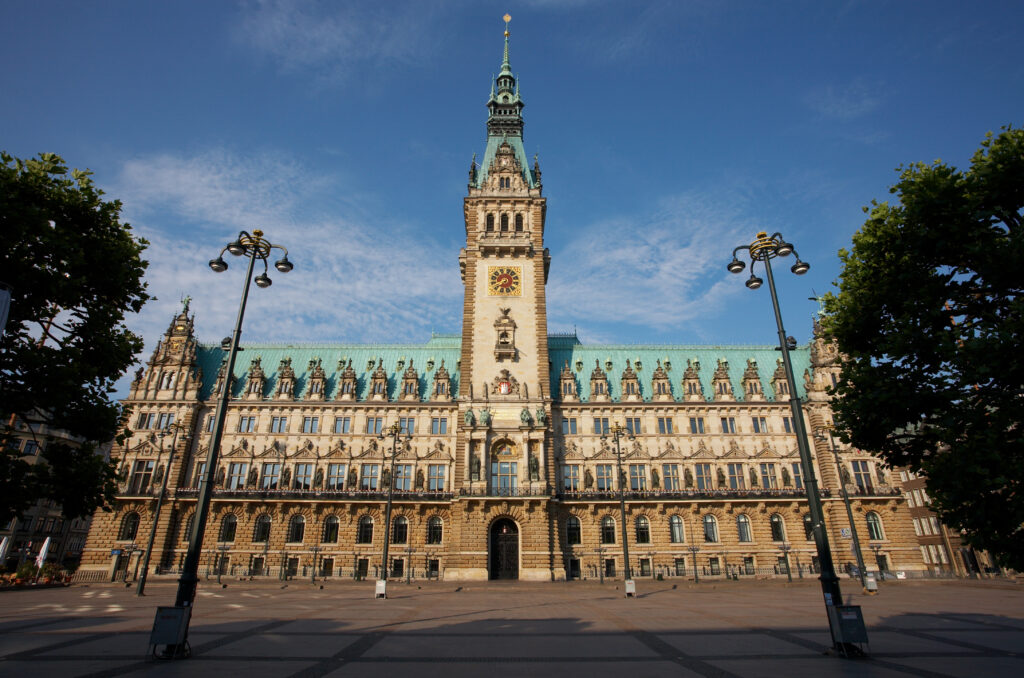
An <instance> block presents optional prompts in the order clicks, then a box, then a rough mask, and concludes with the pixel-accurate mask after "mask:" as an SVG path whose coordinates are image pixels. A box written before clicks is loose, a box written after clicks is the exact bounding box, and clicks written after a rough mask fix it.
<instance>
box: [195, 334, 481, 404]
mask: <svg viewBox="0 0 1024 678" xmlns="http://www.w3.org/2000/svg"><path fill="white" fill-rule="evenodd" d="M460 346H461V340H460V338H459V337H458V336H445V335H435V336H433V337H431V339H430V341H428V342H427V343H425V344H410V345H402V344H330V345H328V344H324V345H316V344H294V345H281V344H273V345H272V344H266V345H261V344H244V349H245V350H243V351H241V352H240V353H239V354H238V358H237V359H236V360H235V369H234V377H235V383H234V388H233V389H232V396H233V397H236V398H237V397H240V396H241V395H242V392H243V391H244V390H245V385H246V381H247V378H248V373H249V366H250V365H251V363H252V360H253V359H254V358H256V357H259V358H260V360H261V367H262V368H263V372H264V374H265V375H266V381H265V382H264V385H263V395H264V396H265V397H268V398H269V397H271V396H272V395H273V394H274V392H275V390H276V388H277V377H278V373H277V370H278V366H279V365H280V364H281V361H282V360H284V359H285V358H291V361H292V369H293V370H294V371H295V388H294V393H295V398H296V400H301V399H303V398H304V397H305V394H306V388H307V386H308V383H309V376H310V375H309V362H310V361H311V360H315V359H317V358H319V359H320V361H321V366H322V367H323V368H324V372H326V375H327V383H326V394H325V397H326V398H327V399H333V398H334V397H335V395H336V394H335V391H336V389H337V385H338V376H339V374H340V373H341V371H342V369H343V368H339V367H338V362H339V361H341V360H344V361H345V363H346V364H347V363H348V361H349V360H350V359H351V360H352V369H353V370H355V372H356V376H357V384H358V390H357V394H356V397H357V399H358V400H365V399H366V396H367V392H368V390H369V387H370V376H371V375H372V374H373V371H374V370H375V369H377V361H378V360H382V361H383V363H382V366H383V368H384V371H385V372H387V374H388V399H389V400H397V399H398V391H399V387H400V386H401V383H402V375H403V374H404V372H405V370H406V369H407V368H408V367H409V361H410V360H411V361H412V364H413V367H415V368H416V371H417V372H418V374H419V382H420V399H421V400H427V399H428V395H429V393H430V389H431V387H432V385H433V383H434V373H435V372H436V371H437V369H438V368H440V367H441V361H442V360H443V361H444V366H445V369H446V370H448V374H449V375H450V376H451V381H452V392H453V393H458V388H459V370H458V362H459V351H460ZM224 356H225V353H224V351H223V350H221V348H220V346H219V345H209V344H200V345H199V349H198V351H197V354H196V358H197V361H198V362H199V366H200V367H201V368H202V370H203V385H202V388H201V389H200V392H199V397H200V398H201V399H203V400H205V399H207V398H209V397H210V394H211V392H212V391H213V386H214V383H215V382H216V380H217V371H218V370H219V369H220V365H221V361H222V360H223V359H224ZM400 363H401V367H399V364H400Z"/></svg>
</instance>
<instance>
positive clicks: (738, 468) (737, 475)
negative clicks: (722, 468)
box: [728, 464, 746, 490]
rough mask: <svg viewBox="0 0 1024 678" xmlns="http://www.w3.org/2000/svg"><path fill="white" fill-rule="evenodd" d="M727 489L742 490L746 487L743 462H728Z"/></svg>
mask: <svg viewBox="0 0 1024 678" xmlns="http://www.w3.org/2000/svg"><path fill="white" fill-rule="evenodd" d="M728 470H729V489H731V490H742V489H745V487H746V476H745V475H744V474H743V464H729V466H728Z"/></svg>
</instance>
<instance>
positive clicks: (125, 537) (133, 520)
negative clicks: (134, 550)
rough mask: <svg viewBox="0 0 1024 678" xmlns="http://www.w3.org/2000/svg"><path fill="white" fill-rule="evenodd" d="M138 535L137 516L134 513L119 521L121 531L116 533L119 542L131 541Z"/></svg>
mask: <svg viewBox="0 0 1024 678" xmlns="http://www.w3.org/2000/svg"><path fill="white" fill-rule="evenodd" d="M138 533H139V514H138V513H136V512H135V511H131V512H129V513H126V514H125V516H124V518H122V519H121V529H120V530H118V532H117V538H118V540H120V541H133V540H134V539H135V537H136V535H137V534H138Z"/></svg>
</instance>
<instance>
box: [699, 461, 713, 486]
mask: <svg viewBox="0 0 1024 678" xmlns="http://www.w3.org/2000/svg"><path fill="white" fill-rule="evenodd" d="M694 471H695V475H696V477H697V489H698V490H711V489H714V487H713V486H712V482H713V481H712V479H711V464H703V463H702V464H694Z"/></svg>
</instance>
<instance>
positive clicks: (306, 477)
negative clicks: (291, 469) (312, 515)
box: [295, 464, 313, 490]
mask: <svg viewBox="0 0 1024 678" xmlns="http://www.w3.org/2000/svg"><path fill="white" fill-rule="evenodd" d="M312 487H313V465H312V464H296V465H295V489H296V490H309V489H312Z"/></svg>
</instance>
